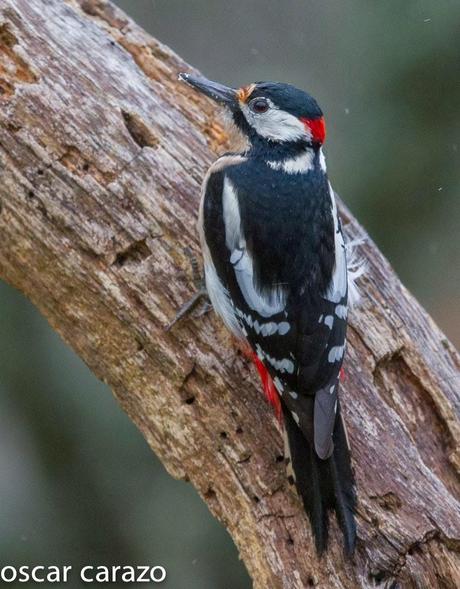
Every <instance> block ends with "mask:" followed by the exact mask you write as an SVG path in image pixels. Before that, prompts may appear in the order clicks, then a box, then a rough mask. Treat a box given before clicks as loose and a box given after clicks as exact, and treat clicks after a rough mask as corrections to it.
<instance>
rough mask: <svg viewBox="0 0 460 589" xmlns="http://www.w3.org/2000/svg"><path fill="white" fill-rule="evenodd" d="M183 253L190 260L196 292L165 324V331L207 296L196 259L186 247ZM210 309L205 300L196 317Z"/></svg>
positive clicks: (210, 306)
mask: <svg viewBox="0 0 460 589" xmlns="http://www.w3.org/2000/svg"><path fill="white" fill-rule="evenodd" d="M184 253H185V255H186V256H187V257H188V259H189V260H190V266H191V267H192V280H193V284H194V286H195V290H196V292H195V294H194V295H193V296H192V297H191V298H190V299H189V300H188V301H186V302H185V303H184V304H183V305H182V306H181V307H180V309H179V310H178V311H177V313H176V316H175V317H174V319H173V320H172V321H171V322H170V323H168V325H167V326H166V328H165V330H166V331H169V330H170V329H171V328H172V327H173V325H175V324H176V323H177V322H179V321H181V320H182V319H184V317H186V316H187V315H188V314H189V313H190V312H191V311H192V310H193V309H194V308H195V307H196V305H197V304H198V303H199V302H200V301H201V299H202V298H204V297H207V296H208V291H207V290H206V285H205V282H204V279H203V277H202V275H201V272H200V267H199V265H198V260H197V259H196V257H195V256H194V255H193V253H192V251H191V250H190V249H189V248H188V247H187V248H185V249H184ZM210 309H212V305H211V303H210V302H208V301H207V302H206V306H205V307H204V308H203V309H202V310H201V311H200V313H199V315H198V317H202V316H203V315H204V314H205V313H207V312H208V311H209V310H210Z"/></svg>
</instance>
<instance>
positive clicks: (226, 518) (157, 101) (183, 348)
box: [0, 0, 460, 589]
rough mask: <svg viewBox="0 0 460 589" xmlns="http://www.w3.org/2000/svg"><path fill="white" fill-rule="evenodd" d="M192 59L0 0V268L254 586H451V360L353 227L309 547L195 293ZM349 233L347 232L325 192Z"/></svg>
mask: <svg viewBox="0 0 460 589" xmlns="http://www.w3.org/2000/svg"><path fill="white" fill-rule="evenodd" d="M184 69H185V70H190V67H189V66H188V65H187V64H185V63H184V62H183V61H181V59H180V58H179V57H177V56H176V55H175V54H174V53H173V52H172V51H170V50H169V49H168V48H167V47H165V46H163V45H161V44H160V43H158V42H157V41H155V40H154V39H153V38H151V37H150V36H148V35H147V34H146V33H145V32H143V31H142V30H141V29H140V28H139V27H138V26H136V25H135V24H134V23H133V22H132V21H131V20H130V19H129V18H128V17H127V16H126V15H125V14H124V13H122V12H121V11H120V10H118V9H116V8H115V7H113V6H112V5H111V4H109V3H107V2H105V1H104V0H79V1H77V0H68V1H67V2H63V1H62V0H46V1H45V0H1V2H0V166H1V168H0V169H1V177H0V276H1V277H2V278H3V279H5V280H6V281H8V282H9V283H10V284H12V285H14V286H16V287H17V288H19V289H20V290H21V291H22V292H24V293H25V294H26V295H27V296H28V297H29V298H30V299H31V300H32V301H33V302H34V304H35V305H36V306H37V307H38V308H39V309H40V311H41V312H42V313H43V314H44V315H45V316H46V317H47V319H48V321H49V322H50V324H51V325H52V326H53V327H54V328H55V329H56V330H57V331H58V332H59V333H60V334H61V336H62V338H63V339H64V340H65V341H66V342H67V343H68V344H69V345H71V346H72V348H73V349H74V350H75V351H76V352H77V353H78V354H79V355H80V356H81V357H82V358H83V359H84V360H85V362H86V363H87V364H88V366H89V367H90V368H91V369H92V370H93V372H94V373H95V374H96V375H97V376H98V377H99V378H101V379H102V380H104V382H107V383H108V384H109V385H110V387H111V388H112V390H113V392H114V394H115V396H116V398H117V399H118V401H119V402H120V404H121V405H122V406H123V408H124V409H125V410H126V412H127V413H128V414H129V416H130V417H131V419H132V420H133V421H134V422H135V423H136V424H137V425H138V427H139V428H140V430H141V431H142V433H143V434H144V436H145V437H146V439H147V440H148V442H149V444H150V445H151V447H152V449H153V450H154V451H155V452H156V453H157V454H158V455H159V456H160V458H161V459H162V461H163V463H164V464H165V466H166V468H167V469H168V471H169V472H170V473H171V474H172V475H173V476H175V477H178V478H183V479H187V480H190V481H191V482H192V483H193V485H194V486H195V487H196V488H197V489H198V491H199V493H200V494H201V496H202V497H203V499H204V500H205V501H206V502H207V504H208V506H209V508H210V509H211V511H212V513H213V514H214V515H215V516H216V517H217V518H218V519H219V520H220V521H222V522H223V523H224V525H225V526H226V527H227V528H228V530H229V532H230V533H231V535H232V536H233V538H234V540H235V542H236V544H237V545H238V548H239V550H240V554H241V557H242V558H243V559H244V562H245V564H246V566H247V568H248V570H249V573H250V575H251V576H252V578H253V579H254V586H255V587H256V588H270V589H277V588H289V589H296V588H301V587H310V586H317V587H327V588H356V587H369V586H376V587H404V588H412V587H417V588H420V587H427V588H428V587H429V588H435V587H442V588H455V587H458V586H460V555H459V552H460V514H459V493H458V491H459V481H458V474H459V468H460V454H459V438H460V435H459V421H458V413H459V395H458V388H459V386H458V384H459V360H458V357H457V355H456V353H455V351H454V349H453V348H452V346H451V345H450V343H449V342H448V341H447V339H446V338H445V337H444V335H443V334H442V333H441V332H440V331H439V329H438V328H437V327H436V325H434V323H433V322H432V321H431V319H430V318H429V317H428V316H427V314H426V313H425V312H424V311H423V309H421V308H420V306H419V305H418V304H417V302H416V301H415V300H414V299H413V297H412V296H411V295H410V294H409V293H408V292H407V290H406V289H405V288H404V287H403V286H402V285H401V283H400V282H399V281H398V279H397V277H396V276H395V274H394V273H393V271H392V270H391V268H390V266H389V264H388V263H387V261H386V260H385V259H384V258H383V257H382V255H381V254H380V253H379V251H378V250H377V248H376V247H375V245H374V244H373V243H372V242H371V240H370V239H368V240H367V241H366V242H365V244H364V245H363V246H361V248H360V249H361V253H362V254H363V255H364V256H365V257H366V259H367V260H368V271H367V273H366V275H365V277H364V278H363V279H362V280H361V289H362V292H363V293H364V302H363V304H362V306H361V307H360V308H359V309H357V310H356V311H354V312H353V313H352V315H351V318H350V321H351V328H350V332H349V333H350V335H349V347H348V354H347V359H346V373H347V379H346V381H345V383H344V384H343V387H342V399H343V408H344V415H345V420H346V423H347V426H348V431H349V435H350V440H351V445H352V451H353V461H354V467H355V471H356V477H357V482H358V491H359V507H358V516H357V520H358V526H359V531H358V534H359V541H358V549H357V553H356V557H355V559H354V561H353V562H345V561H344V559H343V557H342V553H341V543H340V534H339V532H338V529H337V526H336V525H335V523H334V524H333V532H332V537H333V541H332V546H331V549H330V551H329V552H328V554H327V555H325V556H324V557H323V559H322V560H321V561H318V559H317V557H316V555H315V553H314V549H313V544H312V539H311V533H310V528H309V524H308V521H307V519H306V517H305V515H304V513H303V511H302V508H301V505H300V502H299V500H298V499H297V497H296V496H295V494H294V492H293V491H292V490H291V489H289V488H288V485H287V483H286V476H285V472H284V465H283V463H282V459H281V458H280V457H281V456H282V447H281V435H280V431H279V428H278V426H277V424H276V421H275V419H274V418H273V415H272V414H271V412H270V409H269V408H268V407H267V406H266V405H265V403H264V402H263V401H262V400H261V399H262V397H261V394H260V391H259V388H260V387H259V385H258V384H257V382H256V377H255V375H254V373H253V371H252V370H251V369H250V368H249V367H248V365H247V363H246V361H245V360H244V359H243V358H242V357H241V356H240V355H239V353H238V351H237V350H236V349H235V348H234V346H233V345H232V342H231V341H230V339H229V337H228V335H227V334H226V333H225V331H224V329H223V328H222V326H221V324H220V323H219V321H218V320H217V319H216V317H214V316H213V315H212V314H208V315H206V316H204V317H201V318H195V319H190V320H187V321H185V322H183V323H182V324H180V325H178V326H175V327H174V329H173V330H172V331H171V332H166V331H165V329H164V327H165V325H166V324H167V323H168V321H169V320H170V319H171V318H172V317H173V315H174V313H175V311H176V310H177V308H178V306H179V305H180V304H181V303H183V302H184V300H186V299H187V298H188V297H190V295H191V294H192V284H191V277H190V273H189V261H188V257H187V256H186V255H185V252H184V248H185V247H189V248H191V250H192V251H194V252H195V253H198V249H197V236H196V230H195V222H196V216H197V210H198V199H199V185H200V182H201V179H202V177H203V175H204V173H205V170H206V168H207V166H208V165H209V164H210V162H211V161H212V159H213V158H214V157H215V154H216V153H218V152H222V151H224V150H225V147H226V145H227V141H228V137H227V135H226V134H225V133H224V132H223V131H222V130H221V128H220V126H219V123H218V118H217V114H216V111H215V109H214V106H213V105H212V104H211V103H210V102H209V101H207V100H206V99H204V98H203V97H200V96H198V95H196V94H195V93H193V91H191V90H190V89H188V88H187V87H186V86H185V85H184V84H180V83H178V82H177V73H178V72H179V71H181V70H184ZM341 211H342V215H343V220H344V227H345V231H346V233H347V235H348V236H349V237H356V236H362V235H363V234H364V231H363V229H362V228H361V227H360V226H359V225H358V224H357V222H356V221H355V220H354V219H353V217H352V216H351V214H350V213H349V212H348V211H347V210H346V209H345V208H344V207H343V206H342V207H341Z"/></svg>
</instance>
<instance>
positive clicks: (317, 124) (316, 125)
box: [300, 117, 326, 145]
mask: <svg viewBox="0 0 460 589" xmlns="http://www.w3.org/2000/svg"><path fill="white" fill-rule="evenodd" d="M300 120H301V121H302V123H303V124H304V125H305V126H306V127H307V129H308V130H309V131H310V133H311V140H312V142H313V143H319V144H320V145H322V144H323V143H324V141H325V140H326V121H325V120H324V117H320V118H319V119H307V118H304V117H300Z"/></svg>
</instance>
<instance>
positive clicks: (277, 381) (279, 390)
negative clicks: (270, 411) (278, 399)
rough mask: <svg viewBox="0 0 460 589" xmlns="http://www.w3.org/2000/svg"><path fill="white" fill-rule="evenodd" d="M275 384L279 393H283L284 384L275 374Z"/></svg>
mask: <svg viewBox="0 0 460 589" xmlns="http://www.w3.org/2000/svg"><path fill="white" fill-rule="evenodd" d="M273 384H274V385H275V387H276V389H277V391H278V393H279V394H280V395H281V393H282V392H283V391H284V385H283V383H282V382H281V381H280V379H279V378H278V377H277V376H275V378H274V379H273Z"/></svg>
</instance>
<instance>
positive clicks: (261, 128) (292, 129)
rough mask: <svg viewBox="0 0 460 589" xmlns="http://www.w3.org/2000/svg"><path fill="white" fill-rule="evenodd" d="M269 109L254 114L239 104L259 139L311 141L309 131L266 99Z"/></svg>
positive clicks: (292, 116)
mask: <svg viewBox="0 0 460 589" xmlns="http://www.w3.org/2000/svg"><path fill="white" fill-rule="evenodd" d="M267 101H268V103H269V105H270V108H269V109H268V110H267V111H266V112H264V113H254V112H252V110H251V109H250V108H249V107H248V106H247V104H240V108H241V112H242V113H243V115H244V117H245V118H246V120H247V122H248V123H249V124H250V125H251V127H252V128H253V129H254V130H255V131H256V132H257V134H258V135H260V136H261V137H265V138H266V139H270V140H271V141H281V142H284V141H298V140H299V139H304V140H305V141H311V138H312V135H311V131H309V130H308V128H307V127H306V126H305V125H304V124H303V123H302V121H300V120H299V119H298V118H297V117H295V116H294V115H291V114H290V113H288V112H286V111H285V110H281V109H279V108H278V107H277V106H276V105H275V104H274V103H273V102H272V101H271V100H270V99H268V98H267Z"/></svg>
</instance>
